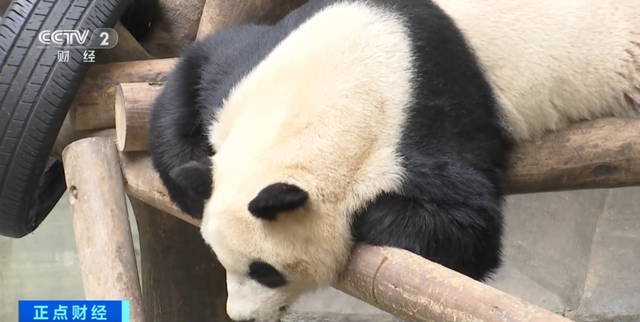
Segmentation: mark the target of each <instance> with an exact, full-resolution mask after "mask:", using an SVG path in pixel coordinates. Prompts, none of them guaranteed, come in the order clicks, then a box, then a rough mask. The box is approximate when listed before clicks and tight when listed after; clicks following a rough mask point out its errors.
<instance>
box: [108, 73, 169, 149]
mask: <svg viewBox="0 0 640 322" xmlns="http://www.w3.org/2000/svg"><path fill="white" fill-rule="evenodd" d="M160 88H161V87H160V86H159V85H158V83H121V84H120V85H118V87H117V88H116V102H115V113H116V116H115V122H116V124H115V126H116V145H117V147H118V150H119V151H144V150H146V149H147V131H148V128H147V123H148V120H147V118H148V111H149V108H150V104H151V103H152V102H153V99H154V98H155V97H156V95H157V93H158V92H159V91H160Z"/></svg>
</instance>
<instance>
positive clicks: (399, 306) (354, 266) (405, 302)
mask: <svg viewBox="0 0 640 322" xmlns="http://www.w3.org/2000/svg"><path fill="white" fill-rule="evenodd" d="M335 287H336V288H337V289H339V290H341V291H343V292H345V293H347V294H349V295H352V296H355V297H357V298H359V299H361V300H363V301H365V302H367V303H369V304H371V305H374V306H376V307H378V308H379V309H382V310H384V311H387V312H390V313H392V314H393V315H395V316H397V317H399V318H402V319H406V320H410V321H425V322H426V321H442V322H448V321H457V322H498V321H509V322H569V321H570V320H569V319H566V318H564V317H562V316H560V315H557V314H554V313H552V312H550V311H547V310H545V309H542V308H540V307H537V306H535V305H533V304H530V303H527V302H525V301H523V300H521V299H519V298H516V297H514V296H511V295H509V294H506V293H504V292H501V291H499V290H497V289H494V288H492V287H490V286H488V285H486V284H483V283H479V282H476V281H475V280H473V279H471V278H469V277H466V276H464V275H461V274H458V273H456V272H454V271H452V270H449V269H447V268H445V267H444V266H441V265H439V264H436V263H433V262H431V261H428V260H425V259H424V258H422V257H420V256H418V255H415V254H413V253H411V252H408V251H405V250H401V249H396V248H390V247H374V246H368V245H357V246H356V247H355V248H354V249H353V251H352V254H351V260H350V262H349V265H348V267H347V268H346V269H345V270H344V272H343V274H342V276H341V278H340V280H339V281H338V283H336V284H335Z"/></svg>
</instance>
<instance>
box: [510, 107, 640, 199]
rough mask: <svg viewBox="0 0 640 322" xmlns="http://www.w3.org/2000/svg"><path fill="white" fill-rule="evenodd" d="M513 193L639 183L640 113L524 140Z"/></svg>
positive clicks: (512, 176) (515, 168) (515, 161)
mask: <svg viewBox="0 0 640 322" xmlns="http://www.w3.org/2000/svg"><path fill="white" fill-rule="evenodd" d="M507 184H508V190H509V193H511V194H521V193H533V192H547V191H562V190H579V189H598V188H618V187H627V186H637V185H640V119H637V118H636V119H623V118H606V119H599V120H596V121H591V122H582V123H578V124H575V125H573V126H572V127H570V128H569V130H565V131H560V132H557V133H549V134H547V135H546V136H544V138H543V139H542V140H541V141H540V142H529V143H526V144H521V145H520V146H519V147H518V150H517V152H516V154H515V155H514V158H513V170H512V171H511V173H510V174H509V178H508V183H507Z"/></svg>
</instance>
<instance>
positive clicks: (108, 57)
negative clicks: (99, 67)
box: [96, 22, 153, 64]
mask: <svg viewBox="0 0 640 322" xmlns="http://www.w3.org/2000/svg"><path fill="white" fill-rule="evenodd" d="M113 29H114V30H115V31H116V33H117V34H118V43H117V44H116V46H115V47H113V48H111V49H106V50H99V51H98V52H97V54H96V63H98V64H107V63H118V62H125V61H135V60H146V59H151V58H153V56H151V55H150V54H149V53H148V52H147V51H146V50H145V49H144V48H143V47H142V46H141V45H140V43H138V41H137V40H136V39H135V38H134V37H133V36H132V35H131V33H129V31H128V30H127V28H125V27H124V26H123V25H122V23H120V22H118V23H116V25H115V27H113Z"/></svg>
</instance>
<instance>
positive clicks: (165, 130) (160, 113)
mask: <svg viewBox="0 0 640 322" xmlns="http://www.w3.org/2000/svg"><path fill="white" fill-rule="evenodd" d="M203 47H204V44H203V43H202V42H199V43H194V44H192V45H191V46H189V47H187V48H186V49H185V50H184V51H183V54H182V56H181V58H180V60H179V61H178V63H177V64H176V66H175V67H174V69H173V70H172V71H171V73H169V75H168V76H167V80H166V82H165V84H164V86H163V88H162V90H161V91H160V93H159V94H158V96H157V97H156V99H155V100H154V102H153V104H152V106H151V111H150V116H149V132H148V133H149V134H148V142H147V147H148V150H149V153H150V155H151V159H152V163H153V166H154V168H155V170H156V171H157V172H158V174H159V176H160V180H161V182H162V184H163V185H164V186H165V188H166V189H167V192H168V194H169V198H170V199H171V200H172V201H173V202H174V203H175V204H176V205H177V206H178V207H179V208H180V210H181V211H182V212H184V213H186V214H188V215H190V216H193V217H196V218H198V217H201V216H202V208H203V202H204V198H203V197H202V196H199V195H205V196H206V195H208V194H210V193H211V178H210V173H211V171H206V173H205V176H204V177H202V176H200V177H198V178H200V181H201V182H198V186H199V190H196V191H193V190H192V189H185V186H184V180H181V178H182V179H185V178H184V175H180V171H179V169H181V168H182V167H184V166H186V165H193V164H194V162H195V163H196V164H198V165H200V166H202V167H205V168H210V167H211V165H210V161H209V158H208V157H209V156H210V155H211V154H213V151H212V149H211V147H210V145H209V144H208V140H207V138H206V133H205V132H204V129H203V120H202V115H201V110H202V109H201V108H200V107H199V106H198V105H197V104H198V96H199V85H200V82H201V77H202V69H203V67H204V65H205V64H206V63H207V61H208V59H209V57H208V56H207V55H206V51H205V50H203ZM176 174H178V176H176ZM195 183H196V182H194V184H195ZM202 187H209V188H208V190H207V189H205V191H202Z"/></svg>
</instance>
